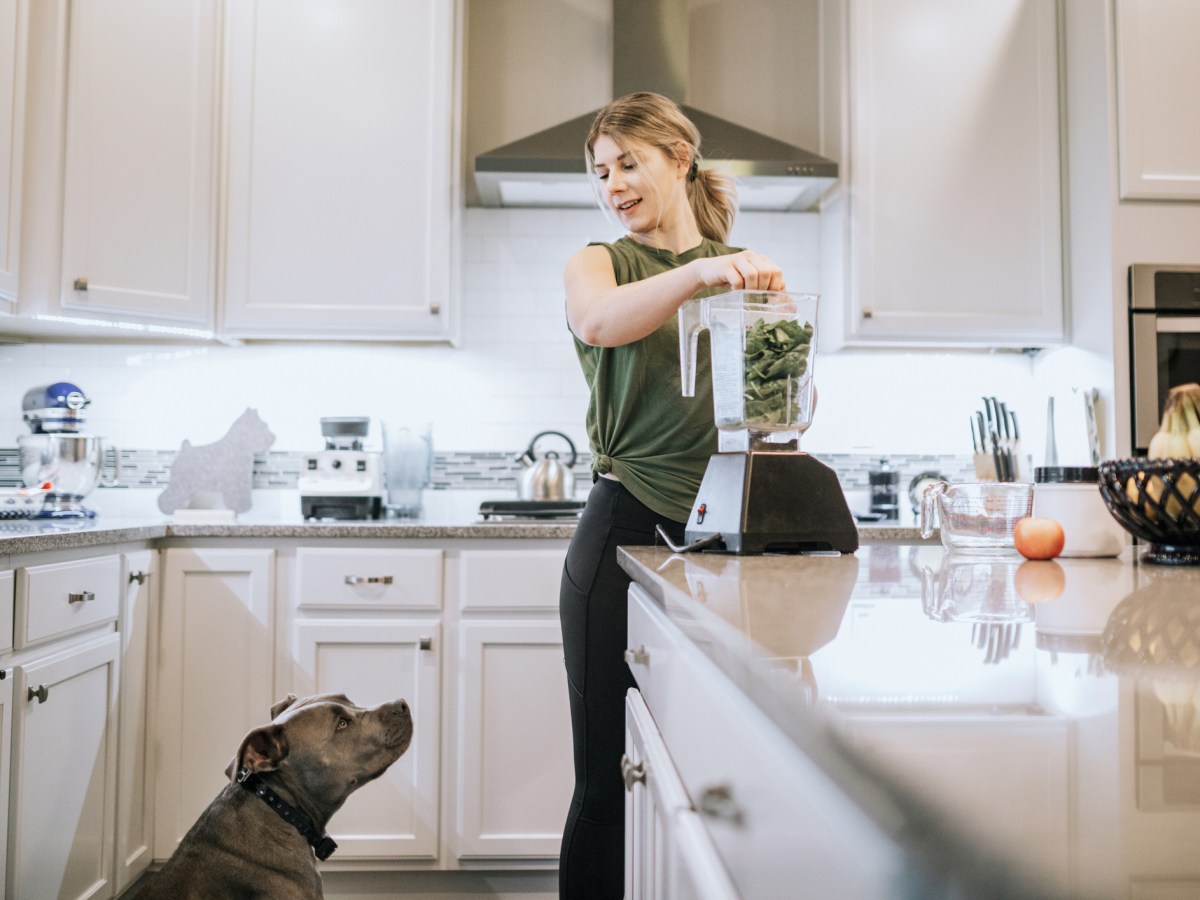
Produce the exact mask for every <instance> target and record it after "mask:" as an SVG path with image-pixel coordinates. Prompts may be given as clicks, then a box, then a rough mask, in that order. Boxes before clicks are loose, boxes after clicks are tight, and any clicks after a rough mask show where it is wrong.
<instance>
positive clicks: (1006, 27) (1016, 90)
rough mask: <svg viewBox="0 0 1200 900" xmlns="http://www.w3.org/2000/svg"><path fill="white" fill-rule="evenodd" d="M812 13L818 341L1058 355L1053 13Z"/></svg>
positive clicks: (839, 9) (863, 7)
mask: <svg viewBox="0 0 1200 900" xmlns="http://www.w3.org/2000/svg"><path fill="white" fill-rule="evenodd" d="M823 12H824V13H826V14H827V15H826V21H827V24H826V26H825V27H826V28H828V29H830V31H829V32H828V33H827V34H826V38H827V41H826V46H827V47H828V48H829V49H830V50H831V53H830V55H829V62H828V64H827V66H828V69H827V73H826V74H827V79H826V80H827V84H828V85H829V90H830V91H832V92H834V93H835V94H836V96H834V97H831V98H830V99H832V100H834V101H835V102H834V104H833V110H834V115H835V117H836V118H835V119H834V120H833V121H832V122H831V123H830V126H831V127H830V128H828V129H827V132H829V134H830V137H831V139H832V140H834V141H836V142H839V143H841V145H842V146H841V150H842V152H841V161H842V173H843V186H842V188H841V190H840V192H839V193H838V194H837V195H836V196H835V197H834V198H833V200H832V202H831V203H830V204H829V205H828V206H827V207H826V210H827V212H828V213H829V216H828V217H827V219H828V221H826V222H823V232H824V235H823V241H824V242H825V244H826V246H824V247H823V252H824V253H825V254H826V259H825V261H823V272H822V277H823V279H826V284H825V285H824V286H823V293H825V294H826V296H827V297H829V298H830V299H831V300H833V301H834V302H833V303H827V304H826V312H825V314H824V317H823V319H824V322H825V328H826V334H827V335H829V341H830V343H832V344H838V343H843V344H849V345H857V346H869V345H926V346H930V345H934V346H936V345H945V346H952V345H957V346H984V345H986V346H992V347H1004V346H1009V347H1036V346H1045V345H1047V344H1054V343H1059V342H1061V341H1062V340H1063V339H1064V315H1063V306H1064V304H1063V291H1064V288H1063V262H1062V257H1063V254H1062V213H1061V210H1062V202H1061V171H1060V168H1061V165H1060V153H1061V151H1060V137H1059V128H1060V122H1059V74H1058V73H1059V63H1058V45H1059V38H1058V19H1057V16H1058V4H1056V3H1054V2H1046V0H990V2H988V3H984V4H979V3H962V2H961V0H850V2H849V3H846V4H843V3H840V2H834V0H830V2H827V3H826V4H825V5H824V7H823ZM830 251H836V253H837V256H836V258H832V259H831V257H830V255H829V253H830ZM839 300H841V301H842V302H837V301H839Z"/></svg>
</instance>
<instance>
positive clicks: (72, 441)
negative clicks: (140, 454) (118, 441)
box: [17, 381, 121, 519]
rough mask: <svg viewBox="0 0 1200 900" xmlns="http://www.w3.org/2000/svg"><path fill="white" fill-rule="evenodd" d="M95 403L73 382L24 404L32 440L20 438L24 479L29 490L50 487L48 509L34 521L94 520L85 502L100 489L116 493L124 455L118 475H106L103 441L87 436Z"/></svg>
mask: <svg viewBox="0 0 1200 900" xmlns="http://www.w3.org/2000/svg"><path fill="white" fill-rule="evenodd" d="M91 402H92V401H91V400H90V399H89V398H88V397H87V395H85V394H84V393H83V391H82V390H81V389H80V388H79V387H78V386H76V385H74V384H71V383H70V382H67V381H59V382H55V383H54V384H48V385H42V386H39V387H35V388H30V389H29V390H28V391H26V392H25V397H24V398H23V400H22V402H21V407H22V414H23V418H24V420H25V424H27V425H28V426H29V429H30V432H31V433H30V434H23V435H20V436H19V437H18V438H17V454H18V460H19V464H20V466H21V479H22V481H24V483H25V486H26V487H30V488H37V487H42V486H44V485H48V493H47V494H46V498H45V503H44V505H43V507H42V509H41V510H40V511H39V512H37V513H36V514H35V515H34V518H43V519H80V518H87V519H90V518H93V517H95V515H96V513H95V511H94V510H91V509H88V508H87V507H85V506H84V505H83V499H84V498H85V497H87V496H88V494H90V493H91V492H92V491H93V490H95V489H96V486H97V485H102V486H104V487H112V486H113V485H115V484H117V483H118V482H119V481H120V478H121V453H120V451H119V450H117V449H116V448H115V447H113V448H112V450H113V474H112V475H108V474H106V473H105V471H104V469H105V465H104V459H105V453H106V449H107V448H106V445H105V440H104V438H102V437H98V436H96V435H94V434H84V433H83V428H84V425H85V418H84V410H86V409H87V407H88V406H89V405H91Z"/></svg>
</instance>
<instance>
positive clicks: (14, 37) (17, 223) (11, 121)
mask: <svg viewBox="0 0 1200 900" xmlns="http://www.w3.org/2000/svg"><path fill="white" fill-rule="evenodd" d="M28 19H29V8H28V3H27V0H0V312H12V311H13V309H14V308H15V306H16V301H17V259H18V256H19V255H20V248H21V180H22V178H21V174H22V157H23V153H22V150H23V148H24V145H25V48H26V45H27V41H26V35H27V33H28V32H27V23H28Z"/></svg>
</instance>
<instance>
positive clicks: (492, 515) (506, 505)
mask: <svg viewBox="0 0 1200 900" xmlns="http://www.w3.org/2000/svg"><path fill="white" fill-rule="evenodd" d="M584 502H585V501H583V500H485V501H484V502H483V503H481V504H479V515H480V516H482V517H483V520H484V521H485V522H486V521H489V520H491V519H496V520H514V519H578V518H579V514H580V513H581V512H583V507H584Z"/></svg>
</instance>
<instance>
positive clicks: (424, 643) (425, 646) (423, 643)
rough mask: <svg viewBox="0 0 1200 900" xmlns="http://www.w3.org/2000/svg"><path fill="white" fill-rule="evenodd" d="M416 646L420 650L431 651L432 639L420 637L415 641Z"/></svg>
mask: <svg viewBox="0 0 1200 900" xmlns="http://www.w3.org/2000/svg"><path fill="white" fill-rule="evenodd" d="M417 646H418V647H420V648H421V649H422V650H432V649H433V638H431V637H422V638H421V639H420V640H419V641H417Z"/></svg>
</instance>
